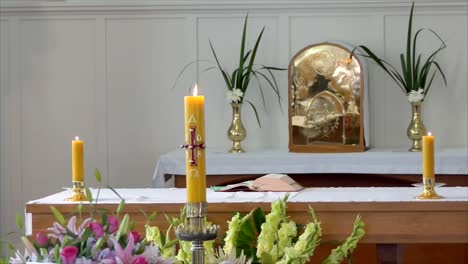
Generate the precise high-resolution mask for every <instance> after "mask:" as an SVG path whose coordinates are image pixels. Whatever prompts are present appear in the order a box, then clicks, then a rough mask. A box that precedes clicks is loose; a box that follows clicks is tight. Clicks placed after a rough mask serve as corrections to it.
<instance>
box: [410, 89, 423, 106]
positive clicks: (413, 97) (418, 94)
mask: <svg viewBox="0 0 468 264" xmlns="http://www.w3.org/2000/svg"><path fill="white" fill-rule="evenodd" d="M423 99H424V90H423V89H422V88H419V90H417V91H415V90H412V91H411V92H409V93H408V101H410V102H411V103H418V102H421V101H422V100H423Z"/></svg>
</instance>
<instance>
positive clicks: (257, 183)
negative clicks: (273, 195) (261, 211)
mask: <svg viewBox="0 0 468 264" xmlns="http://www.w3.org/2000/svg"><path fill="white" fill-rule="evenodd" d="M211 189H213V190H214V191H216V192H236V191H254V192H297V191H300V190H302V189H304V187H302V186H301V185H300V184H299V183H297V182H296V181H295V180H293V179H292V178H291V177H289V176H288V175H286V174H267V175H265V176H262V177H259V178H257V179H255V180H253V181H245V182H240V183H236V184H229V185H226V186H212V187H211Z"/></svg>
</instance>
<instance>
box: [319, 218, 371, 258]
mask: <svg viewBox="0 0 468 264" xmlns="http://www.w3.org/2000/svg"><path fill="white" fill-rule="evenodd" d="M365 233H366V232H365V231H364V223H363V222H362V219H361V217H360V216H359V215H358V216H357V217H356V220H355V221H354V228H353V232H352V233H351V235H350V236H349V237H348V238H346V240H345V241H344V242H343V244H341V245H340V246H338V247H337V248H335V249H333V250H332V252H331V254H330V255H329V256H328V257H327V258H326V259H325V260H324V261H323V262H322V263H323V264H339V263H341V262H342V261H343V260H344V259H345V258H348V257H349V256H350V254H351V253H352V252H353V250H354V249H355V248H356V246H357V243H358V241H359V240H360V239H361V238H362V237H363V236H364V235H365Z"/></svg>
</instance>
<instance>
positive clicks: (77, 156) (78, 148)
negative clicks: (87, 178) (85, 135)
mask: <svg viewBox="0 0 468 264" xmlns="http://www.w3.org/2000/svg"><path fill="white" fill-rule="evenodd" d="M83 147H84V143H83V140H80V138H79V137H75V140H72V180H73V181H74V182H75V181H79V182H83V181H84V166H83V164H84V162H83Z"/></svg>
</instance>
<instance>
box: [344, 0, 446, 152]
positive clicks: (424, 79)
mask: <svg viewBox="0 0 468 264" xmlns="http://www.w3.org/2000/svg"><path fill="white" fill-rule="evenodd" d="M413 10H414V2H413V3H412V5H411V11H410V15H409V21H408V30H407V39H406V51H405V53H401V54H400V64H401V65H400V66H401V71H398V70H397V68H396V67H394V66H392V65H391V64H390V63H388V62H387V61H386V60H384V59H382V58H379V57H378V56H377V55H376V54H375V53H374V52H372V51H371V50H370V49H369V48H368V47H366V46H364V45H360V46H358V47H359V48H361V49H362V50H363V51H364V53H365V54H362V55H363V56H365V57H367V58H370V59H372V61H374V62H375V63H376V64H377V65H379V66H380V68H381V69H383V70H384V71H385V72H386V73H387V74H388V75H389V76H390V77H391V78H392V80H393V81H394V82H395V83H396V84H397V85H398V87H399V88H400V89H401V90H402V91H403V92H404V93H405V95H406V96H407V98H408V101H409V102H410V103H411V106H412V118H411V123H410V125H409V127H408V130H407V135H408V138H409V139H410V140H411V141H412V145H411V148H410V149H409V151H421V149H422V145H421V139H422V136H423V135H424V134H426V129H425V127H424V124H423V121H422V116H421V106H422V103H423V101H424V99H425V97H426V96H427V94H428V92H429V89H430V88H431V85H432V82H433V80H434V77H435V76H436V74H437V73H440V75H441V76H442V78H443V80H444V84H445V86H447V80H446V78H445V74H444V72H443V71H442V68H441V67H440V64H439V63H438V62H437V61H436V56H437V54H439V53H440V52H441V51H442V50H443V49H445V47H446V45H445V42H444V41H443V40H442V38H441V37H440V36H439V35H438V34H437V33H436V32H435V31H434V30H432V29H429V28H421V29H419V30H418V31H416V34H414V36H413V35H412V27H413ZM424 31H429V32H430V33H432V34H433V35H434V36H435V37H437V39H438V40H439V41H440V46H439V48H437V49H436V50H435V51H433V52H432V53H431V54H430V55H429V56H427V58H423V57H422V54H421V53H417V51H416V47H417V41H418V37H419V35H420V34H421V33H422V32H424ZM355 50H356V48H355V49H354V50H353V52H352V53H351V56H353V54H354V51H355Z"/></svg>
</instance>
